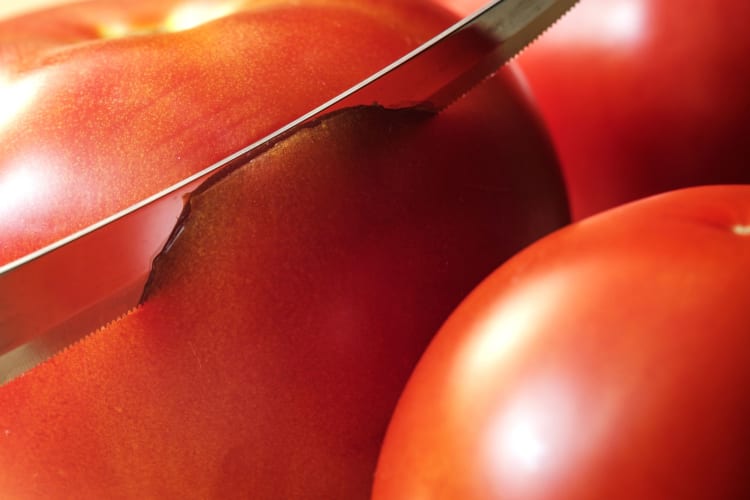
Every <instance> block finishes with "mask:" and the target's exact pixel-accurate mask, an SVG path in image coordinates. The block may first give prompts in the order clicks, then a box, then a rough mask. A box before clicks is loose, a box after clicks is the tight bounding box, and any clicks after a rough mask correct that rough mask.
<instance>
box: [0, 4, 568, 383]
mask: <svg viewBox="0 0 750 500" xmlns="http://www.w3.org/2000/svg"><path fill="white" fill-rule="evenodd" d="M575 3H577V0H495V1H493V2H490V3H488V4H487V6H485V7H484V8H482V9H480V10H479V11H477V12H476V13H474V14H473V15H471V16H468V17H467V18H465V19H463V20H462V21H460V22H458V23H457V24H455V25H454V26H452V27H451V28H449V29H448V30H446V31H444V32H443V33H441V34H439V35H438V36H436V37H435V38H433V39H432V40H430V41H428V42H427V43H425V44H424V45H422V46H420V47H419V48H417V49H416V50H414V51H412V52H411V53H409V54H407V55H406V56H404V57H403V58H401V59H399V60H398V61H396V62H394V63H393V64H391V65H389V66H388V67H386V68H384V69H383V70H381V71H379V72H378V73H376V74H374V75H373V76H371V77H370V78H368V79H366V80H364V81H363V82H361V83H359V84H357V85H356V86H354V87H352V88H351V89H349V90H347V91H346V92H344V93H342V94H340V95H339V96H337V97H335V98H334V99H331V100H330V101H328V102H326V103H324V104H322V105H320V106H318V107H317V108H315V109H313V110H311V111H310V112H308V113H306V114H305V115H303V116H300V117H299V118H298V119H297V120H294V121H293V122H291V123H289V124H287V125H286V126H284V127H282V128H281V129H279V130H277V131H276V132H274V133H272V134H270V135H268V136H266V137H264V138H262V139H261V140H259V141H257V142H255V143H253V144H251V145H249V146H247V147H246V148H244V149H242V150H240V151H238V152H237V153H235V154H233V155H231V156H229V157H227V158H225V159H224V160H222V161H220V162H218V163H215V164H214V165H211V166H209V167H208V168H206V169H204V170H202V171H200V172H198V173H196V174H194V175H193V176H191V177H189V178H186V179H184V180H183V181H181V182H180V183H178V184H175V185H174V186H172V187H170V188H168V189H166V190H164V191H162V192H160V193H157V194H155V195H154V196H152V197H150V198H148V199H146V200H143V201H142V202H140V203H138V204H136V205H134V206H132V207H130V208H128V209H126V210H123V211H121V212H119V213H117V214H115V215H113V216H111V217H109V218H107V219H105V220H103V221H100V222H99V223H97V224H95V225H93V226H91V227H88V228H86V229H84V230H82V231H79V232H77V233H75V234H73V235H71V236H69V237H67V238H65V239H63V240H60V241H58V242H57V243H54V244H52V245H50V246H48V247H45V248H43V249H41V250H39V251H37V252H34V253H32V254H30V255H28V256H26V257H24V258H22V259H19V260H17V261H15V262H11V263H10V264H7V265H5V266H2V267H0V384H2V383H4V382H6V381H8V380H10V379H12V378H14V377H16V376H18V375H20V374H22V373H24V372H25V371H27V370H29V369H31V368H33V367H34V366H36V365H37V364H39V363H40V362H42V361H44V360H45V359H47V358H49V357H50V356H51V355H53V354H54V353H56V352H57V351H59V350H61V349H63V348H64V347H66V346H68V345H70V344H72V343H73V342H75V341H77V340H79V339H80V338H82V337H83V336H85V335H87V334H89V333H91V332H93V331H95V330H97V329H98V328H100V327H102V326H103V325H105V324H107V323H109V322H111V321H113V320H115V319H116V318H118V317H120V316H122V315H123V314H125V313H126V312H127V311H129V310H130V309H132V308H134V307H135V306H137V305H138V303H139V301H140V300H141V296H142V294H143V290H144V287H145V285H146V283H147V280H148V277H149V275H150V272H151V265H152V262H153V259H154V258H155V257H156V256H157V255H158V254H159V253H160V252H161V251H162V249H163V248H164V246H165V244H166V243H167V241H168V240H169V238H170V235H171V234H172V232H173V231H174V230H175V227H176V225H177V222H178V219H179V217H180V214H181V212H182V210H183V208H184V204H185V199H186V197H187V196H189V193H191V192H192V191H194V190H195V189H196V188H197V187H198V186H200V185H201V184H202V183H203V182H204V181H206V180H207V179H209V178H210V177H212V176H214V175H215V174H216V173H218V172H220V171H222V170H224V169H227V168H230V167H233V166H237V165H241V164H243V163H246V162H247V161H248V159H249V158H251V157H252V156H253V155H255V154H257V153H258V152H259V151H262V150H264V149H265V148H267V147H268V146H270V145H272V144H273V143H275V142H277V141H278V140H280V139H281V138H283V137H285V136H286V135H288V134H289V133H291V132H293V131H294V130H295V129H297V128H298V127H301V126H303V125H305V124H308V123H310V122H312V121H314V120H316V119H318V118H320V117H322V116H323V115H325V114H328V113H330V112H332V111H335V110H339V109H343V108H348V107H354V106H361V105H372V104H377V105H380V106H384V107H389V108H402V107H414V106H416V107H421V108H428V109H433V110H440V109H442V108H443V107H445V106H447V105H448V104H450V103H451V102H453V101H454V100H456V99H458V98H459V97H460V96H461V95H463V94H464V93H466V92H467V91H468V90H470V89H471V88H472V87H473V86H474V85H476V84H477V83H479V82H480V81H481V80H482V79H484V78H486V77H487V76H489V75H491V74H492V73H494V72H495V71H496V70H497V69H498V68H499V67H500V66H501V65H502V64H504V63H505V62H507V61H508V60H510V59H511V58H512V57H513V56H515V55H516V54H517V53H518V52H519V51H520V50H521V49H523V48H524V47H525V46H526V45H528V44H529V43H530V42H531V41H533V40H534V39H535V38H536V37H537V36H539V35H540V34H541V33H542V32H543V31H544V30H546V29H547V28H548V27H549V26H551V25H552V24H553V23H554V22H555V21H556V20H557V19H558V18H559V17H561V16H562V15H563V14H564V13H565V12H566V11H567V10H569V9H570V8H571V7H572V6H573V5H575Z"/></svg>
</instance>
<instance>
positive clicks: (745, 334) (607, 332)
mask: <svg viewBox="0 0 750 500" xmlns="http://www.w3.org/2000/svg"><path fill="white" fill-rule="evenodd" d="M748 276H750V186H712V187H700V188H690V189H685V190H682V191H675V192H671V193H668V194H664V195H659V196H656V197H652V198H649V199H646V200H641V201H639V202H635V203H633V204H630V205H626V206H623V207H620V208H617V209H613V210H611V211H609V212H606V213H603V214H600V215H599V216H595V217H592V218H590V219H588V220H586V221H582V222H579V223H577V224H574V225H572V226H569V227H567V228H565V229H562V230H561V231H558V232H556V233H554V234H553V235H551V236H549V237H547V238H545V239H543V240H541V241H539V242H537V243H536V244H534V245H532V246H531V247H529V248H527V249H526V250H524V251H523V252H521V253H520V254H519V255H517V256H516V257H514V258H513V259H511V260H510V261H509V262H508V263H507V264H506V265H504V266H502V267H501V268H500V269H498V270H497V271H496V272H495V273H494V274H492V275H491V276H490V277H489V278H488V279H487V280H485V281H484V282H483V283H482V284H481V285H480V286H479V287H478V288H477V289H476V290H475V291H474V292H473V293H472V294H471V295H470V296H469V298H468V299H467V300H466V301H465V302H464V303H463V304H462V305H461V306H460V307H459V308H458V310H457V311H456V312H455V313H454V314H453V315H452V316H451V318H450V319H449V320H448V321H447V322H446V324H445V325H444V327H443V329H442V330H441V331H440V333H439V334H438V335H437V337H436V338H435V339H434V341H433V343H432V344H431V345H430V347H429V348H428V350H427V352H426V353H425V355H424V357H423V358H422V359H421V361H420V362H419V364H418V366H417V368H416V370H415V372H414V374H413V376H412V378H411V380H410V381H409V383H408V385H407V388H406V390H405V393H404V394H403V396H402V398H401V400H400V402H399V404H398V407H397V409H396V411H395V413H394V417H393V420H392V422H391V424H390V427H389V430H388V433H387V435H386V439H385V444H384V447H383V451H382V454H381V457H380V460H379V464H378V468H377V473H376V484H375V495H374V498H376V499H388V500H398V499H414V498H461V499H467V500H468V499H479V498H507V499H531V498H533V499H547V498H548V499H556V500H561V499H577V500H582V499H602V498H607V499H628V500H631V499H634V498H639V499H640V498H644V499H645V498H648V499H657V498H659V499H661V498H681V499H687V498H695V499H706V498H750V484H748V482H747V470H748V467H750V452H749V451H748V446H747V443H748V439H749V438H750V430H749V429H748V425H747V423H748V421H750V391H749V389H748V387H749V386H750V335H749V333H750V330H749V329H748V328H749V327H748V317H747V314H748V311H750V281H748Z"/></svg>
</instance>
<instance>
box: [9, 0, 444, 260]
mask: <svg viewBox="0 0 750 500" xmlns="http://www.w3.org/2000/svg"><path fill="white" fill-rule="evenodd" d="M201 6H202V7H201ZM454 19H455V16H454V15H450V14H448V13H447V12H446V11H444V10H443V9H442V8H439V7H437V6H436V5H434V4H432V3H431V2H430V1H428V0H412V1H409V2H402V1H395V0H385V1H377V2H361V1H357V0H303V1H301V2H298V1H292V0H255V1H249V0H248V1H237V2H235V1H224V0H213V1H209V2H191V1H187V0H156V1H152V0H151V1H150V0H91V1H87V2H78V3H74V4H71V5H63V6H57V7H50V8H49V9H42V10H39V11H34V12H31V13H28V14H26V15H23V16H19V17H13V18H7V19H2V20H0V109H2V111H1V112H0V241H1V242H2V243H1V244H0V265H2V264H6V263H8V262H11V261H13V260H15V259H18V258H21V257H23V256H24V255H26V254H28V253H30V252H33V251H35V250H38V249H40V248H42V247H43V246H45V245H48V244H51V243H54V242H55V241H57V240H59V239H61V238H63V237H65V236H68V235H69V234H71V233H73V232H75V231H77V230H80V229H83V228H85V227H87V226H89V225H91V224H94V223H96V222H98V221H99V220H101V219H103V218H105V217H108V216H110V215H112V214H114V213H116V212H117V211H119V210H122V209H125V208H127V207H128V206H130V205H132V204H135V203H137V202H139V201H141V200H143V199H145V198H147V197H149V196H151V195H153V194H155V193H157V192H159V191H161V190H162V189H165V188H167V187H169V186H171V185H172V184H174V183H176V182H178V181H180V180H182V179H183V178H185V177H187V176H188V175H192V174H194V173H196V172H198V171H200V170H202V169H204V168H206V167H208V166H210V165H211V164H213V163H214V162H217V161H219V160H221V159H222V158H224V157H226V156H228V155H230V154H232V153H234V152H236V151H238V150H239V149H241V148H243V147H245V146H247V145H248V144H251V143H252V142H254V141H256V140H258V139H260V138H262V137H264V136H265V135H266V134H268V133H271V132H272V131H274V130H275V129H277V128H279V127H281V126H282V125H284V124H286V123H288V122H289V121H291V120H293V119H295V118H297V117H299V116H300V115H302V114H304V113H305V112H307V111H309V110H310V109H312V108H313V107H315V106H317V105H319V104H321V103H323V102H325V101H326V100H328V99H330V98H332V97H334V96H335V95H336V94H338V93H339V92H341V91H343V90H345V89H346V88H348V87H350V86H351V85H354V84H355V83H357V82H358V81H360V80H361V79H363V78H365V77H367V76H369V75H371V74H372V73H374V72H375V71H377V70H379V69H380V68H382V67H383V66H385V65H387V64H389V63H390V62H392V61H393V60H395V59H396V58H398V57H400V56H402V55H404V54H405V53H407V52H408V51H410V50H412V49H413V48H415V47H416V46H417V45H418V44H419V43H420V42H421V41H423V40H425V39H427V38H429V37H431V36H433V35H434V34H435V33H437V32H439V31H440V30H442V29H444V28H445V27H446V26H448V25H449V24H450V23H452V22H453V21H454Z"/></svg>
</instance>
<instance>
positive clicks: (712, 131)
mask: <svg viewBox="0 0 750 500" xmlns="http://www.w3.org/2000/svg"><path fill="white" fill-rule="evenodd" d="M748 19H750V2H746V1H744V0H693V1H691V2H684V3H676V2H674V1H673V0H581V2H580V3H579V4H578V6H577V7H575V8H574V10H573V11H572V12H571V13H570V14H569V15H568V16H567V17H566V18H564V19H563V20H562V21H561V22H560V23H559V24H558V25H556V26H555V27H554V28H553V29H551V30H550V32H549V33H547V35H546V36H544V37H543V38H541V39H540V40H538V41H537V42H536V43H535V44H533V45H532V46H531V47H530V48H529V49H528V50H526V51H525V52H524V53H523V54H522V55H521V56H520V57H519V58H518V60H519V62H520V64H521V66H522V68H523V70H524V72H525V73H526V75H527V77H528V81H529V84H530V86H531V89H532V91H533V92H534V94H535V95H536V97H537V98H538V101H539V106H540V108H541V111H542V114H543V116H544V118H545V119H546V121H547V123H548V126H549V128H550V131H551V133H552V137H553V140H554V142H555V143H556V147H557V149H558V151H559V154H560V156H561V160H562V163H563V166H564V168H565V170H566V175H567V177H568V180H569V189H570V195H571V204H572V209H573V212H574V217H575V218H581V217H584V216H586V215H590V214H593V213H595V212H598V211H601V210H604V209H606V208H610V207H613V206H615V205H618V204H620V203H624V202H627V201H631V200H633V199H637V198H640V197H644V196H647V195H651V194H655V193H659V192H663V191H667V190H671V189H676V188H680V187H687V186H694V185H701V184H721V183H749V182H750V166H749V165H748V158H750V141H748V139H747V138H748V135H749V134H750V120H748V114H749V113H750V65H748V64H747V55H748V53H750V30H748V29H747V21H748Z"/></svg>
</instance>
